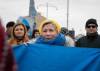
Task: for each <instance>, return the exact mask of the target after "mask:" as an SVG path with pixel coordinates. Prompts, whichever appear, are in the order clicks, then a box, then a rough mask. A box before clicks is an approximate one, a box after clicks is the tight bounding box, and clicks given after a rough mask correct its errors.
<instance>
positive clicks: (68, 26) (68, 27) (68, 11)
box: [67, 0, 69, 29]
mask: <svg viewBox="0 0 100 71" xmlns="http://www.w3.org/2000/svg"><path fill="white" fill-rule="evenodd" d="M67 29H69V0H67Z"/></svg>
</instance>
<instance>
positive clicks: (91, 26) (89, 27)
mask: <svg viewBox="0 0 100 71" xmlns="http://www.w3.org/2000/svg"><path fill="white" fill-rule="evenodd" d="M91 27H92V28H96V26H94V25H91V26H87V28H91Z"/></svg>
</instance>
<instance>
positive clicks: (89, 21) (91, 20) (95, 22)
mask: <svg viewBox="0 0 100 71" xmlns="http://www.w3.org/2000/svg"><path fill="white" fill-rule="evenodd" d="M89 24H95V25H96V27H98V24H97V21H96V19H93V18H91V19H88V20H87V22H86V25H85V27H87V26H88V25H89Z"/></svg>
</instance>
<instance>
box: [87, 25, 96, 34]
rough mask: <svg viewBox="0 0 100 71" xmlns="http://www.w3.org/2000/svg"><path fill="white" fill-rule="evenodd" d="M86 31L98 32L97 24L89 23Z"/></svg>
mask: <svg viewBox="0 0 100 71" xmlns="http://www.w3.org/2000/svg"><path fill="white" fill-rule="evenodd" d="M86 32H87V33H95V32H97V27H96V25H95V24H89V25H88V26H87V27H86Z"/></svg>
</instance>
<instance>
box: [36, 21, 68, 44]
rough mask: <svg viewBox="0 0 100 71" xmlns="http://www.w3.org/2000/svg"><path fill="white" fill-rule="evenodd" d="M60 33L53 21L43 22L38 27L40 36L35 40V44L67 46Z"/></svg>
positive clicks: (59, 28)
mask: <svg viewBox="0 0 100 71" xmlns="http://www.w3.org/2000/svg"><path fill="white" fill-rule="evenodd" d="M60 31H61V26H60V24H59V23H58V22H56V21H55V20H45V21H43V22H42V23H41V25H40V27H39V33H40V36H39V37H38V38H37V39H36V41H35V43H39V44H49V45H58V46H67V45H66V41H67V40H66V38H65V36H64V35H63V34H61V33H60Z"/></svg>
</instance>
